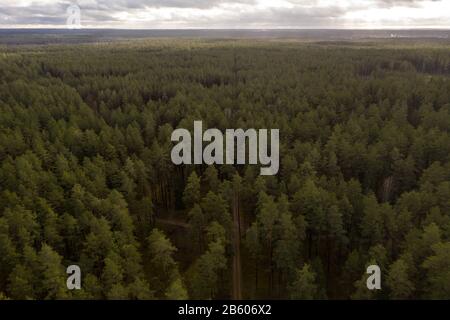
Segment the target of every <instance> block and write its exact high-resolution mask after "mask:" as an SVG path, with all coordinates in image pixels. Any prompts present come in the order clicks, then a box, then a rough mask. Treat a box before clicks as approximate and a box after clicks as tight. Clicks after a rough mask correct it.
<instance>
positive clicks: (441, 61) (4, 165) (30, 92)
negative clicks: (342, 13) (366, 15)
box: [0, 39, 450, 299]
mask: <svg viewBox="0 0 450 320" xmlns="http://www.w3.org/2000/svg"><path fill="white" fill-rule="evenodd" d="M449 79H450V47H449V45H448V43H445V42H441V43H426V42H423V43H421V42H408V41H400V40H393V41H384V42H383V43H382V42H379V43H374V42H368V41H366V42H363V41H361V42H295V41H287V40H285V41H281V40H280V41H277V40H273V39H272V40H226V39H222V40H212V39H203V40H187V39H185V40H182V39H178V40H176V39H143V40H136V41H118V42H111V43H92V44H67V45H64V44H62V45H60V44H58V45H35V46H15V47H10V46H8V47H6V46H5V47H0V299H188V298H190V299H231V298H234V299H240V298H243V299H255V298H259V299H266V298H267V299H450V81H449ZM196 120H201V121H203V124H204V126H205V127H207V128H218V129H220V130H222V131H224V130H225V129H227V128H243V129H248V128H256V129H258V128H269V129H270V128H277V129H280V172H279V173H278V175H275V176H260V175H259V167H258V166H255V165H235V166H231V165H221V166H207V165H190V166H188V165H185V166H176V165H174V164H173V163H172V161H171V158H170V152H171V149H172V148H173V146H174V143H173V142H172V141H171V133H172V131H173V130H174V129H176V128H188V129H191V130H192V128H193V124H194V121H196ZM373 264H376V265H378V266H380V268H381V272H382V289H381V290H374V291H370V290H368V289H367V287H366V278H367V276H368V275H367V274H366V268H367V266H369V265H373ZM69 265H79V266H80V268H81V270H82V289H81V290H73V291H71V290H68V289H67V287H66V279H67V274H66V268H67V266H69Z"/></svg>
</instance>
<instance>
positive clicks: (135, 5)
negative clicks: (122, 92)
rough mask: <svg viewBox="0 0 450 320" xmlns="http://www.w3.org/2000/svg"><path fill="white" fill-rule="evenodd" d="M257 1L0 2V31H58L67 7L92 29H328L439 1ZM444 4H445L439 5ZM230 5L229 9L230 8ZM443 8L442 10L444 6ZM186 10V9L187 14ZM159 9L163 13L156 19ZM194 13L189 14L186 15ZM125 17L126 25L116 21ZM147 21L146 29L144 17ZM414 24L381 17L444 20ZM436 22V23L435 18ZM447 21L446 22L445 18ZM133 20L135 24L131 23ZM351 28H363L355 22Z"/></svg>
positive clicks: (64, 18) (64, 20)
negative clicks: (366, 14) (370, 14)
mask: <svg viewBox="0 0 450 320" xmlns="http://www.w3.org/2000/svg"><path fill="white" fill-rule="evenodd" d="M259 1H260V0H147V1H145V0H78V1H70V0H55V1H54V2H53V3H48V2H44V3H42V2H32V3H31V4H30V5H28V6H18V5H17V4H13V3H11V1H7V0H0V27H8V26H21V25H24V26H25V25H27V26H29V25H32V26H40V25H47V26H55V27H64V25H65V22H66V18H67V13H66V9H67V7H68V6H69V5H70V4H73V3H78V4H79V5H80V7H81V10H82V23H83V25H87V26H94V27H118V28H119V27H125V28H129V27H140V28H142V27H144V28H154V27H157V28H158V27H164V26H169V27H183V28H186V27H199V28H229V27H231V28H236V27H241V28H242V27H244V28H247V27H248V28H272V27H275V28H283V27H296V28H309V27H312V28H321V27H326V28H334V27H342V26H346V27H348V24H347V23H346V21H345V20H344V17H345V16H346V14H348V13H352V12H358V11H361V10H370V8H378V9H390V8H394V7H406V8H413V9H414V8H417V10H421V8H425V7H426V6H427V5H429V4H430V3H431V1H433V2H436V3H437V2H441V3H444V1H443V0H361V1H358V2H357V1H350V0H349V2H348V3H347V5H340V4H342V3H336V4H333V2H332V1H330V2H329V4H328V5H323V2H321V1H319V0H286V1H285V2H288V3H290V4H291V7H286V6H273V5H272V6H262V5H258V4H260V3H259ZM445 1H447V0H445ZM231 5H234V6H231ZM447 8H448V6H447ZM188 9H189V10H188ZM211 9H218V10H221V11H220V12H221V14H220V16H217V15H211V14H210V12H211V11H210V10H211ZM161 10H165V11H164V13H165V14H162V15H161V14H159V13H160V11H161ZM192 12H194V14H193V13H192ZM121 13H126V14H127V15H126V16H128V17H131V18H130V21H131V22H128V21H125V20H123V19H119V18H118V16H121V15H120V14H121ZM142 13H148V16H150V18H149V20H148V24H146V18H145V17H146V16H144V18H143V16H142V15H141V14H142ZM442 16H446V17H450V16H449V13H448V12H445V10H444V12H442V11H439V12H436V18H439V17H442ZM414 19H415V20H412V21H411V19H407V18H403V20H401V21H400V20H398V21H395V17H386V19H385V18H384V17H383V19H381V21H382V23H385V24H386V25H392V23H394V24H396V25H399V26H403V25H404V24H405V22H408V23H414V25H416V26H429V25H435V24H436V23H437V22H438V24H439V25H444V26H447V27H448V26H449V24H450V21H437V19H433V17H430V16H429V15H428V16H427V17H426V18H423V19H420V18H417V16H416V17H415V18H414ZM441 20H442V19H441ZM449 20H450V19H449ZM136 21H137V22H136ZM354 23H361V24H363V23H364V21H360V20H358V21H357V22H354Z"/></svg>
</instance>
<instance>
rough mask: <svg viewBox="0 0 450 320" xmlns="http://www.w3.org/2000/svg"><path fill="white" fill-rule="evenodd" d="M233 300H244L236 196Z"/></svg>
mask: <svg viewBox="0 0 450 320" xmlns="http://www.w3.org/2000/svg"><path fill="white" fill-rule="evenodd" d="M233 248H234V255H233V294H232V299H233V300H242V274H241V231H240V215H239V201H238V195H235V196H234V203H233Z"/></svg>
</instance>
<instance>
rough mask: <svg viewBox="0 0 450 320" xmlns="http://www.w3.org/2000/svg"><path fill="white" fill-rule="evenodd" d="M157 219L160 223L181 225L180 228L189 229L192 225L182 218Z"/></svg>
mask: <svg viewBox="0 0 450 320" xmlns="http://www.w3.org/2000/svg"><path fill="white" fill-rule="evenodd" d="M155 221H156V222H157V223H160V224H165V225H168V226H174V227H180V228H184V229H189V228H190V227H191V226H190V225H189V224H188V223H186V222H184V221H181V220H175V219H160V218H156V219H155Z"/></svg>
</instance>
